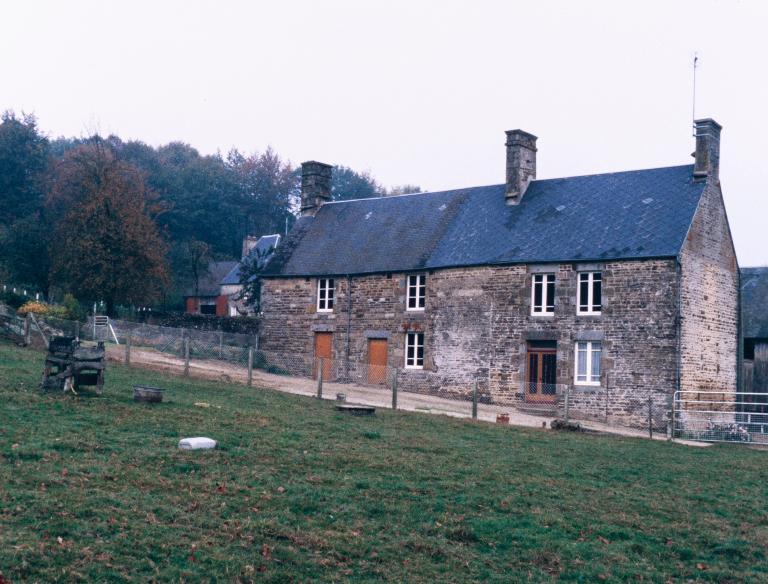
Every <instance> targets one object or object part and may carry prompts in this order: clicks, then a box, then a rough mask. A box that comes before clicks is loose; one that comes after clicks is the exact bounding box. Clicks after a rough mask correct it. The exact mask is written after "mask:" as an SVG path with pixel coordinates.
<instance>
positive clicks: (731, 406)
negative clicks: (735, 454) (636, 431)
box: [672, 391, 768, 444]
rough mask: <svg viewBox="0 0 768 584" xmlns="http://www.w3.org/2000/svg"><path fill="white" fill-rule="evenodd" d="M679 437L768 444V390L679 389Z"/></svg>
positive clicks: (674, 425) (675, 414)
mask: <svg viewBox="0 0 768 584" xmlns="http://www.w3.org/2000/svg"><path fill="white" fill-rule="evenodd" d="M672 416H673V417H672V432H673V436H674V437H675V438H683V439H687V440H704V441H707V442H755V443H762V444H768V393H744V392H724V391H677V392H675V400H674V407H673V411H672Z"/></svg>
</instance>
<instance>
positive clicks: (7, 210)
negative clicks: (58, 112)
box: [0, 111, 50, 226]
mask: <svg viewBox="0 0 768 584" xmlns="http://www.w3.org/2000/svg"><path fill="white" fill-rule="evenodd" d="M0 120H1V121H0V225H6V226H7V225H10V224H11V223H13V222H14V221H16V220H17V219H20V218H22V217H27V216H29V215H31V214H32V213H34V212H35V211H37V210H38V209H39V208H40V207H41V205H42V203H43V196H44V187H45V185H44V178H45V172H46V170H47V169H48V165H49V162H50V150H49V144H48V139H47V138H45V136H43V135H41V134H40V132H39V131H38V129H37V121H36V120H35V117H34V116H32V115H26V114H25V115H23V116H22V117H21V118H17V117H16V115H15V114H14V113H13V112H11V111H6V112H5V113H3V114H2V116H0Z"/></svg>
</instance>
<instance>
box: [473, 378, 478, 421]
mask: <svg viewBox="0 0 768 584" xmlns="http://www.w3.org/2000/svg"><path fill="white" fill-rule="evenodd" d="M472 419H473V420H477V379H475V382H474V383H473V384H472Z"/></svg>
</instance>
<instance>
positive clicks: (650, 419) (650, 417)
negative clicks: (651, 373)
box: [648, 395, 653, 438]
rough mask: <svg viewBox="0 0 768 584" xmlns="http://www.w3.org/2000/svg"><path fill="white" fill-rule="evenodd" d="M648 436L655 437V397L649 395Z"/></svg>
mask: <svg viewBox="0 0 768 584" xmlns="http://www.w3.org/2000/svg"><path fill="white" fill-rule="evenodd" d="M648 438H653V398H652V397H651V396H650V395H649V396H648Z"/></svg>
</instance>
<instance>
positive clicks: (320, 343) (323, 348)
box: [312, 333, 333, 381]
mask: <svg viewBox="0 0 768 584" xmlns="http://www.w3.org/2000/svg"><path fill="white" fill-rule="evenodd" d="M332 347H333V333H315V364H314V367H313V368H312V377H314V378H315V379H317V369H318V367H319V364H320V359H322V360H323V381H328V380H330V379H331V368H332V366H333V357H332V354H333V353H332Z"/></svg>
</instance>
